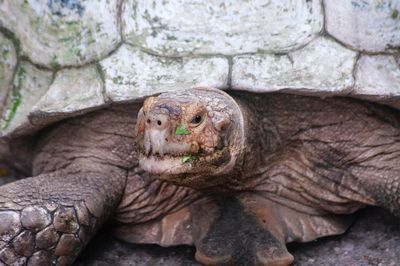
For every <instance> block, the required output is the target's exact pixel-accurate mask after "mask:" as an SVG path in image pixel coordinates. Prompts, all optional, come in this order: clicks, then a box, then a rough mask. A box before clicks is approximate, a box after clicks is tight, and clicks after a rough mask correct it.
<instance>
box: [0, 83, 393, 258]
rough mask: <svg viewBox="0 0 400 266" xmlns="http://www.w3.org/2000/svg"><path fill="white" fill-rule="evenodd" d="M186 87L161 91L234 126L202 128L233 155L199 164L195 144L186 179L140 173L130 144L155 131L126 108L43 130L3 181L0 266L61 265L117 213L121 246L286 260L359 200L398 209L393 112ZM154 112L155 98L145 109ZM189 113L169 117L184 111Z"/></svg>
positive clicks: (134, 108) (332, 229) (338, 228)
mask: <svg viewBox="0 0 400 266" xmlns="http://www.w3.org/2000/svg"><path fill="white" fill-rule="evenodd" d="M215 93H217V94H215ZM187 95H189V96H190V95H191V96H190V97H187V96H185V94H184V93H177V92H171V93H168V94H163V95H161V96H160V97H161V98H159V99H163V97H164V98H168V99H169V100H168V104H173V105H174V106H179V105H181V104H182V102H186V103H189V104H190V102H191V101H193V95H194V96H195V98H196V99H200V102H196V104H197V105H199V104H200V105H204V106H208V107H210V108H211V109H210V110H207V112H206V113H207V117H214V115H217V116H218V112H219V115H223V114H226V113H229V116H228V117H229V121H231V122H233V123H232V124H231V125H232V126H226V127H225V126H224V127H221V126H220V121H221V120H220V119H217V120H213V119H211V118H210V120H204V122H202V123H210V124H209V126H210V127H214V128H217V129H218V130H217V131H216V132H217V133H215V134H220V135H221V136H222V135H223V136H224V141H223V142H219V143H218V145H217V146H215V149H214V150H213V152H218V151H221V150H224V151H225V150H228V151H230V153H229V154H230V155H231V156H230V157H229V156H227V155H226V153H224V155H225V156H224V157H222V159H220V160H211V161H209V162H207V161H206V162H205V163H203V161H201V149H200V150H198V149H196V152H195V153H193V154H191V155H199V157H200V160H199V162H200V163H199V164H198V165H196V162H192V163H193V168H191V169H190V168H187V169H188V172H187V173H185V172H181V171H180V172H179V173H178V174H174V173H173V171H172V172H169V173H168V174H166V175H163V174H162V173H159V172H158V173H154V175H153V176H149V174H147V173H145V172H144V171H143V170H142V169H141V168H140V167H139V161H138V158H139V157H140V158H141V160H142V161H143V159H144V158H145V157H146V156H149V155H148V154H147V155H146V154H142V152H143V150H142V149H140V138H141V136H144V135H141V134H145V131H146V130H152V129H151V128H148V127H147V128H145V129H144V130H143V132H140V130H139V132H138V127H136V130H135V124H136V115H137V114H138V112H139V108H140V106H138V105H135V104H123V105H119V106H114V107H110V108H107V109H103V110H99V111H95V112H92V113H89V114H86V115H84V116H81V117H76V118H72V119H68V120H65V121H62V122H60V123H58V124H56V125H54V126H51V127H49V128H46V129H44V130H43V131H42V132H40V133H39V134H38V135H37V138H36V139H37V141H36V142H35V143H34V145H33V146H34V150H33V159H32V177H30V178H26V179H23V180H19V181H17V182H13V183H11V184H7V185H4V186H1V187H0V220H1V221H2V222H1V223H0V261H1V262H0V264H1V263H3V264H6V265H24V264H25V263H27V264H28V265H51V264H58V265H68V264H71V263H72V262H73V261H74V259H75V258H76V256H77V255H78V253H79V252H81V251H82V250H83V248H84V247H85V245H86V244H87V243H88V241H89V240H90V238H91V237H92V236H93V235H94V234H95V233H96V231H97V230H98V229H99V228H100V227H101V226H102V225H103V224H104V223H105V222H106V221H114V222H115V228H116V231H115V232H116V234H117V236H119V237H121V238H123V239H125V240H127V241H131V242H147V243H156V244H161V245H167V244H169V245H177V244H191V245H195V246H196V249H197V253H196V259H198V260H199V261H201V262H203V263H209V264H226V263H228V264H229V263H235V264H241V265H253V264H256V263H259V264H262V265H287V264H289V263H290V262H291V261H292V259H293V258H292V256H291V255H290V254H289V253H288V252H287V250H286V247H285V243H286V242H291V241H296V240H297V241H309V240H312V239H315V238H317V237H321V236H324V235H329V234H338V233H341V232H343V231H344V230H346V228H347V226H348V225H349V223H350V221H351V217H350V216H349V214H351V213H354V212H355V211H356V210H358V209H360V208H362V207H364V206H366V205H377V206H381V207H384V208H386V209H388V210H390V211H391V212H392V213H394V214H397V215H399V214H400V213H399V210H400V208H399V204H400V203H399V197H400V196H399V195H400V194H399V192H398V189H399V181H400V180H399V178H400V177H399V173H400V166H399V163H398V154H399V151H400V144H399V141H398V140H399V136H400V129H399V125H400V120H399V114H398V112H397V111H395V110H392V109H389V108H386V107H383V106H379V105H376V104H372V103H366V102H361V101H357V100H352V99H345V98H327V99H319V98H313V97H305V96H294V95H283V94H266V95H250V94H246V93H243V94H242V93H234V94H232V97H233V98H230V97H228V96H225V94H224V93H221V92H215V91H213V90H204V89H198V90H193V91H191V92H190V93H188V94H187ZM171 99H174V100H171ZM215 99H219V101H217V102H216V101H215ZM235 99H236V100H238V99H240V101H238V105H235V104H234V101H235ZM238 106H239V109H240V111H238V110H239V109H237V107H238ZM155 107H157V102H156V103H155V105H154V104H152V105H150V106H149V110H153V109H152V108H155ZM159 107H160V106H158V107H157V108H158V109H157V108H156V109H157V110H159ZM167 109H168V108H167ZM168 110H169V109H168ZM232 110H234V112H232ZM210 112H214V114H213V116H210ZM215 112H216V113H217V114H215ZM238 112H239V114H238ZM153 114H154V113H153ZM162 114H163V115H164V116H165V115H166V113H165V112H163V113H162ZM188 114H190V115H192V113H190V112H187V113H185V112H183V113H182V114H181V116H180V117H179V116H176V117H174V118H173V119H176V121H178V122H182V121H184V120H185V119H192V118H191V117H186V115H188ZM167 117H170V116H169V115H167ZM240 117H242V120H241V119H239V118H240ZM164 118H165V117H164ZM141 119H146V114H144V115H143V114H142V116H140V115H139V120H140V121H141ZM171 119H172V118H171ZM205 119H208V118H205ZM140 121H139V122H138V124H140V123H141V122H140ZM144 121H145V120H144ZM165 121H168V120H165ZM176 121H175V122H176ZM175 122H174V121H172V120H170V124H171V125H172V124H174V123H175ZM139 128H140V127H139ZM238 131H241V132H244V134H243V137H244V138H243V139H241V138H240V137H238V134H236V133H237V132H238ZM168 132H169V134H172V133H173V132H174V130H168ZM207 132H208V131H207ZM226 132H230V133H229V134H227V133H226ZM213 134H214V133H213ZM239 135H240V134H239ZM202 136H203V135H202V134H198V135H196V134H194V133H193V134H188V135H187V137H186V136H185V137H178V138H175V137H174V136H172V137H173V138H172V139H173V140H174V141H177V142H179V141H186V140H188V138H192V137H193V139H191V141H194V140H196V138H200V139H201V138H202ZM212 136H213V135H211V137H212ZM135 138H136V140H138V139H139V141H138V142H139V143H138V144H136V145H135V142H134V139H135ZM238 141H240V145H238ZM198 143H199V144H198V145H200V146H201V145H202V144H201V143H203V142H202V141H200V140H198ZM204 143H205V142H204ZM221 143H224V145H225V146H224V145H221ZM138 145H139V154H138V153H137V152H136V149H137V148H138ZM231 147H234V149H230V148H231ZM211 150H212V149H211ZM15 152H16V151H15ZM150 153H151V151H150ZM189 153H190V152H189ZM157 156H159V160H168V158H169V157H168V156H167V155H164V156H160V154H158V155H157ZM170 156H172V157H178V156H181V154H173V152H172V153H171V154H170ZM228 158H229V159H228ZM232 161H234V162H235V164H234V165H230V164H229V163H231V162H232ZM212 164H217V165H212ZM215 166H217V168H216V169H218V167H220V168H222V169H223V172H221V173H219V175H218V176H216V177H217V178H218V179H215V178H212V179H211V178H210V177H212V176H213V175H212V173H211V172H210V173H209V174H205V173H204V171H203V172H202V171H201V170H202V169H211V168H213V167H215ZM185 167H186V166H185ZM193 169H194V170H196V171H194V170H193ZM150 172H151V169H150ZM199 172H200V173H201V174H198V173H199ZM186 178H188V179H186ZM187 180H190V182H187ZM192 181H193V182H192ZM208 181H210V182H209V183H208ZM207 184H209V185H207ZM183 185H184V186H183ZM299 224H302V225H303V227H302V230H300V227H299ZM187 228H191V229H187ZM154 232H155V233H156V234H153V233H154Z"/></svg>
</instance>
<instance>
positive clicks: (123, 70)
mask: <svg viewBox="0 0 400 266" xmlns="http://www.w3.org/2000/svg"><path fill="white" fill-rule="evenodd" d="M100 65H101V68H102V69H103V71H104V78H105V87H106V89H105V94H106V97H107V98H109V99H110V100H112V101H124V100H125V101H126V100H133V99H137V98H142V97H144V96H148V95H151V94H154V93H158V92H162V91H167V90H178V89H184V88H188V87H194V86H210V87H215V88H226V87H227V86H228V70H229V65H228V60H227V59H225V58H221V57H212V58H180V59H176V58H175V59H173V58H165V57H159V56H154V55H151V54H148V53H145V52H142V51H140V50H139V49H137V48H133V47H131V46H129V45H123V46H122V47H120V48H119V49H118V51H117V52H116V53H114V54H113V55H111V56H110V57H108V58H107V59H104V60H103V61H101V62H100Z"/></svg>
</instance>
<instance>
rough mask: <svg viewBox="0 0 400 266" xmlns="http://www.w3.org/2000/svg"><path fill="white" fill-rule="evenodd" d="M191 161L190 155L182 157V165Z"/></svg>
mask: <svg viewBox="0 0 400 266" xmlns="http://www.w3.org/2000/svg"><path fill="white" fill-rule="evenodd" d="M191 159H192V156H190V155H185V156H183V157H182V163H187V162H189V161H190V160H191Z"/></svg>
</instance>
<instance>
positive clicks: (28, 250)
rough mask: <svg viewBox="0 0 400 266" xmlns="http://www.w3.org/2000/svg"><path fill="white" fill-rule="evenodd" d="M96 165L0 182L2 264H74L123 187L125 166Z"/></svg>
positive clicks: (0, 251)
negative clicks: (85, 169) (106, 166)
mask: <svg viewBox="0 0 400 266" xmlns="http://www.w3.org/2000/svg"><path fill="white" fill-rule="evenodd" d="M92 169H93V168H92ZM97 169H98V170H96V171H81V170H78V169H77V170H75V171H71V170H69V171H67V170H63V171H57V172H53V173H48V174H42V175H39V176H36V177H31V178H27V179H24V180H20V181H17V182H14V183H11V184H8V185H5V186H2V187H0V221H1V222H0V265H3V263H4V264H6V265H25V263H26V264H27V265H69V264H72V262H73V261H74V260H75V258H76V257H77V255H78V254H79V252H80V251H81V250H82V249H83V247H84V246H85V245H86V244H87V243H88V241H89V239H90V238H91V237H92V236H93V235H94V233H95V232H96V231H97V229H98V228H99V227H100V226H101V225H102V224H103V223H104V222H105V221H106V220H107V219H108V218H109V216H110V214H111V213H112V211H113V209H114V208H115V207H116V205H117V204H118V202H119V200H120V198H121V195H122V192H123V188H124V186H125V179H126V177H125V173H124V171H122V170H119V169H115V168H114V169H112V170H110V169H104V166H101V165H99V166H98V167H97ZM105 173H108V174H107V175H106V174H105Z"/></svg>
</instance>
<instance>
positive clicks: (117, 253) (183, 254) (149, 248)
mask: <svg viewBox="0 0 400 266" xmlns="http://www.w3.org/2000/svg"><path fill="white" fill-rule="evenodd" d="M289 251H290V252H291V253H292V254H293V255H294V257H295V262H294V264H293V265H298V266H313V265H321V266H328V265H354V266H361V265H362V266H369V265H371V266H372V265H374V266H377V265H382V266H383V265H391V266H394V265H399V263H400V257H399V255H398V254H400V226H399V224H398V223H397V222H396V220H395V218H394V217H393V216H392V215H391V214H389V213H387V212H386V211H384V210H382V209H377V208H370V209H365V210H362V211H361V212H360V215H359V217H358V218H357V220H356V222H355V223H354V224H353V225H352V227H351V228H350V229H349V230H348V232H346V233H345V234H344V235H340V236H333V237H326V238H322V239H319V240H317V241H314V242H312V243H293V244H290V245H289ZM194 252H195V250H194V248H192V247H185V246H180V247H173V248H161V247H158V246H155V245H133V244H127V243H124V242H121V241H119V240H116V239H115V238H113V237H112V236H110V234H109V232H107V230H103V232H102V233H100V234H99V235H98V236H97V237H96V238H95V239H94V240H93V241H92V242H91V244H89V247H88V248H87V249H86V250H85V253H84V254H83V255H81V256H80V258H79V259H78V260H77V262H76V263H75V265H77V266H84V265H85V266H86V265H93V266H103V265H104V266H105V265H121V266H125V265H126V266H128V265H135V266H138V265H171V266H175V265H199V264H198V263H197V262H196V261H195V260H194V259H193V258H194Z"/></svg>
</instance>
